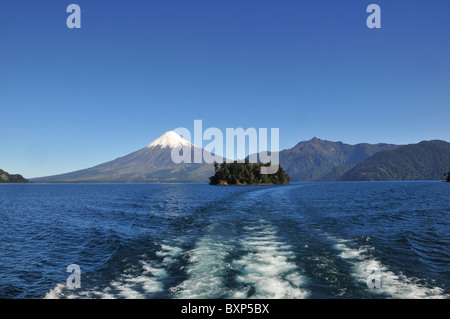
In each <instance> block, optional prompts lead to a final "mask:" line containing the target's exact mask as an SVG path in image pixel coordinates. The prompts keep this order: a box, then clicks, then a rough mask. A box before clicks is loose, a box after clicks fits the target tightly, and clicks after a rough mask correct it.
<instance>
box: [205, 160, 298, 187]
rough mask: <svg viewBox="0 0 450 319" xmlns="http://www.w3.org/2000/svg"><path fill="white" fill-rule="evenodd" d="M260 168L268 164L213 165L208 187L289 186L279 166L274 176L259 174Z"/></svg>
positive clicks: (236, 163)
mask: <svg viewBox="0 0 450 319" xmlns="http://www.w3.org/2000/svg"><path fill="white" fill-rule="evenodd" d="M262 166H270V163H267V164H263V163H249V161H248V160H246V161H245V163H238V162H237V161H235V162H234V163H226V162H224V163H221V164H218V163H214V171H215V174H214V176H211V177H210V178H209V184H210V185H283V184H289V181H290V179H291V177H290V176H289V175H287V174H286V173H285V171H284V169H283V167H282V166H281V165H280V166H279V169H278V172H276V173H275V174H261V167H262Z"/></svg>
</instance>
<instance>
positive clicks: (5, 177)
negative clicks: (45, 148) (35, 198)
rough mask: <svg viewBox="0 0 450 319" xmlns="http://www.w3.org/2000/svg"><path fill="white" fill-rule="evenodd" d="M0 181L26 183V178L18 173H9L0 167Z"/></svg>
mask: <svg viewBox="0 0 450 319" xmlns="http://www.w3.org/2000/svg"><path fill="white" fill-rule="evenodd" d="M0 183H28V180H27V179H26V178H24V177H23V176H22V175H19V174H9V173H7V172H5V171H4V170H1V169H0Z"/></svg>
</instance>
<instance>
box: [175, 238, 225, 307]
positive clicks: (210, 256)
mask: <svg viewBox="0 0 450 319" xmlns="http://www.w3.org/2000/svg"><path fill="white" fill-rule="evenodd" d="M229 250H230V247H229V245H227V244H226V243H223V242H217V240H214V238H212V237H210V236H206V237H204V238H202V239H201V240H200V241H199V242H198V243H197V245H196V247H195V248H194V249H193V250H192V251H190V252H189V265H188V266H187V268H186V273H187V275H188V278H187V279H186V280H185V281H183V282H182V283H181V284H180V285H178V286H177V287H173V288H171V289H170V291H171V292H172V293H173V294H174V295H175V296H176V297H177V298H190V299H197V298H221V297H223V295H224V294H225V292H226V288H225V285H224V283H223V277H224V275H225V273H226V271H227V270H228V269H229V268H230V267H229V265H228V264H227V263H226V262H225V258H226V257H227V255H228V252H229Z"/></svg>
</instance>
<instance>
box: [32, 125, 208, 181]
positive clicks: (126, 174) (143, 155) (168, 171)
mask: <svg viewBox="0 0 450 319" xmlns="http://www.w3.org/2000/svg"><path fill="white" fill-rule="evenodd" d="M181 145H185V146H188V147H190V148H191V151H192V154H194V149H195V148H198V147H197V146H195V145H193V144H191V143H190V142H188V141H187V140H185V139H183V138H182V137H181V136H179V135H178V134H176V133H175V132H172V131H170V132H166V133H165V134H163V135H162V136H160V137H159V138H158V139H156V140H154V141H153V142H152V143H150V144H149V145H147V146H146V147H144V148H142V149H140V150H138V151H136V152H133V153H131V154H128V155H126V156H123V157H120V158H117V159H115V160H113V161H110V162H107V163H103V164H100V165H97V166H94V167H91V168H87V169H83V170H79V171H75V172H71V173H66V174H61V175H54V176H47V177H40V178H33V179H31V181H32V182H37V183H159V182H205V183H206V182H208V178H209V177H210V176H211V175H213V174H214V167H213V165H212V164H207V163H198V164H194V163H193V164H185V163H181V164H175V163H174V162H173V161H172V158H171V152H172V149H173V148H175V147H176V146H181ZM192 156H193V155H192ZM192 162H193V160H192Z"/></svg>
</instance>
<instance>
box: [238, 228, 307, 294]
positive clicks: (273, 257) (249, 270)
mask: <svg viewBox="0 0 450 319" xmlns="http://www.w3.org/2000/svg"><path fill="white" fill-rule="evenodd" d="M246 230H247V231H249V232H250V233H251V236H249V237H246V238H244V239H243V240H242V241H241V244H242V245H243V247H244V248H245V249H246V250H248V251H249V253H248V254H247V255H245V256H243V257H242V258H240V259H239V260H236V261H234V262H233V266H234V267H235V268H236V269H237V270H239V271H240V272H241V275H239V276H238V277H237V278H236V279H237V281H238V282H239V283H240V284H241V285H242V286H243V287H242V288H241V289H240V290H238V291H236V292H234V294H233V295H232V296H231V297H232V298H273V299H287V298H296V299H300V298H306V297H307V296H308V295H309V293H308V292H307V291H305V290H303V289H302V288H301V286H302V284H304V278H303V276H302V275H301V274H300V273H299V272H298V269H297V267H296V265H295V264H294V263H293V262H291V261H290V260H289V259H291V258H292V257H293V253H292V252H291V251H289V250H288V249H289V248H291V247H290V246H288V245H286V244H284V243H282V242H280V241H277V240H276V239H277V236H276V232H275V231H274V229H273V228H272V227H270V226H268V225H264V224H263V225H261V226H258V227H246Z"/></svg>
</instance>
